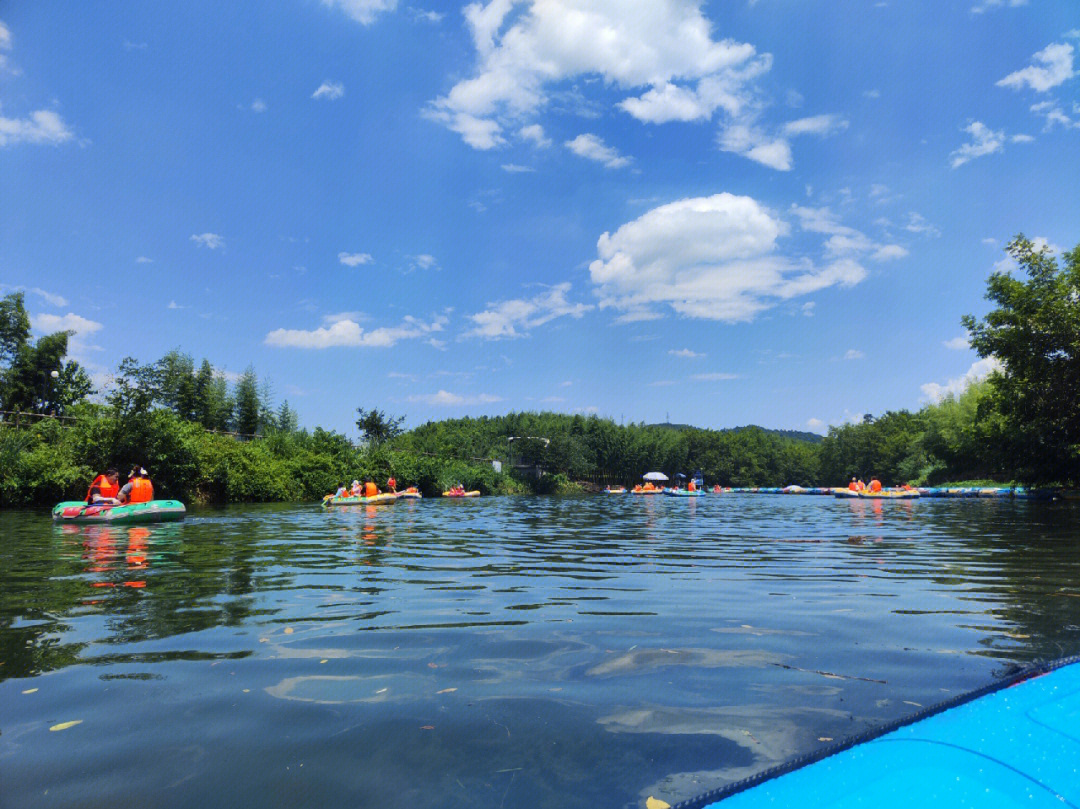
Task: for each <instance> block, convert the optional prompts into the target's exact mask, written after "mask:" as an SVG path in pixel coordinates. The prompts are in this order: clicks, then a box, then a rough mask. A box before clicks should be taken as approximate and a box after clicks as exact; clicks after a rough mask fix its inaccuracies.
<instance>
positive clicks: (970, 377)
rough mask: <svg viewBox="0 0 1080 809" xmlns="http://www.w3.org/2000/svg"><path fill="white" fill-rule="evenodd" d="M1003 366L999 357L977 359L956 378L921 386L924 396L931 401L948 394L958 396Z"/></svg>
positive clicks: (937, 400) (939, 399) (936, 400)
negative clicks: (943, 382) (942, 382)
mask: <svg viewBox="0 0 1080 809" xmlns="http://www.w3.org/2000/svg"><path fill="white" fill-rule="evenodd" d="M1002 368H1003V366H1002V364H1001V362H1000V361H999V360H998V358H997V357H984V358H983V359H981V360H976V361H975V362H973V363H972V364H971V367H970V368H968V369H967V371H966V372H965V373H964V374H963V375H962V376H958V377H956V378H955V379H950V380H949V381H948V382H946V383H945V384H944V385H942V384H939V383H937V382H927V383H926V384H925V385H922V386H920V388H921V390H922V392H923V396H925V397H926V398H927V399H928V400H929V401H931V402H940V401H941V400H942V399H944V398H945V397H946V396H957V395H959V394H961V393H963V392H964V391H965V390H967V388H968V386H969V385H971V384H972V383H973V382H978V381H979V380H981V379H985V378H986V377H988V376H990V374H992V373H993V372H994V371H1000V370H1002Z"/></svg>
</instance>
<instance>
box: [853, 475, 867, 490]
mask: <svg viewBox="0 0 1080 809" xmlns="http://www.w3.org/2000/svg"><path fill="white" fill-rule="evenodd" d="M865 488H866V484H865V483H863V482H862V478H859V479H858V480H857V481H855V491H857V492H861V491H863V490H864V489H865Z"/></svg>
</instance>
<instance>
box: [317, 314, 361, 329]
mask: <svg viewBox="0 0 1080 809" xmlns="http://www.w3.org/2000/svg"><path fill="white" fill-rule="evenodd" d="M367 319H368V316H367V315H365V314H364V313H363V312H357V311H351V312H335V313H333V314H330V315H323V316H322V324H323V325H324V326H333V325H334V324H335V323H340V322H341V321H342V320H351V321H353V322H354V323H359V322H360V321H362V320H367Z"/></svg>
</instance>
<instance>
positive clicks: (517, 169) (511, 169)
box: [502, 163, 536, 174]
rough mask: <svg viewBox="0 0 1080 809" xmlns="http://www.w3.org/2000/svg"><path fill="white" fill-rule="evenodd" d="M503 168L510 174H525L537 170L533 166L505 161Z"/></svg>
mask: <svg viewBox="0 0 1080 809" xmlns="http://www.w3.org/2000/svg"><path fill="white" fill-rule="evenodd" d="M502 170H503V171H505V172H507V173H509V174H525V173H528V172H533V171H536V169H534V168H533V167H532V166H520V165H518V164H517V163H503V165H502Z"/></svg>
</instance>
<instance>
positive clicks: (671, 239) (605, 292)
mask: <svg viewBox="0 0 1080 809" xmlns="http://www.w3.org/2000/svg"><path fill="white" fill-rule="evenodd" d="M793 207H794V206H793ZM805 210H807V211H809V210H811V209H805ZM832 226H833V227H842V226H839V225H837V224H835V223H832ZM789 229H790V228H789V226H788V224H787V223H786V222H784V221H783V220H781V219H780V218H779V217H778V216H776V215H775V214H774V213H773V212H772V211H770V210H768V209H767V208H765V207H763V206H762V205H760V204H759V203H758V202H756V201H755V200H754V199H752V198H750V197H743V196H735V195H733V194H728V193H721V194H716V195H714V196H711V197H697V198H690V199H682V200H679V201H677V202H672V203H669V204H667V205H661V206H660V207H658V208H654V209H652V210H651V211H648V212H646V213H645V214H643V215H642V216H640V217H638V218H637V219H635V220H633V221H632V222H628V223H626V224H624V225H623V226H622V227H620V228H619V229H618V230H617V231H615V232H614V233H604V234H603V235H601V236H600V239H599V240H598V242H597V253H598V254H599V257H598V258H597V260H595V261H593V262H592V263H591V264H590V265H589V274H590V277H591V279H592V282H593V284H594V285H595V286H596V292H597V294H598V296H599V297H600V305H601V307H614V308H616V309H618V310H619V311H621V312H624V313H625V314H624V315H623V319H624V322H627V321H635V320H644V319H652V318H655V317H657V316H658V315H657V313H656V307H657V306H668V307H670V308H671V309H672V310H674V311H675V312H676V313H678V314H680V315H683V316H686V317H693V318H702V319H707V320H721V321H726V322H738V321H749V320H753V318H754V317H755V316H756V315H757V314H758V313H759V312H761V311H763V310H765V309H768V308H770V307H771V306H774V305H775V304H776V302H777V301H778V300H787V299H791V298H795V297H799V296H801V295H807V294H810V293H813V292H817V291H818V290H821V289H825V288H827V287H830V286H852V285H853V284H857V283H859V282H860V281H862V280H863V278H865V277H866V270H865V269H863V267H862V266H860V265H859V263H858V262H857V261H855V260H854V258H853V257H852V255H850V254H848V255H843V256H830V257H829V258H830V260H829V262H828V263H826V264H824V265H823V266H816V265H815V264H814V263H813V262H812V261H811V260H810V259H807V258H800V259H791V258H788V257H786V256H784V255H781V254H779V252H778V250H777V240H778V239H779V238H780V237H781V236H786V235H787V234H788V232H789ZM803 229H804V230H813V228H811V227H807V226H806V225H804V226H803Z"/></svg>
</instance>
